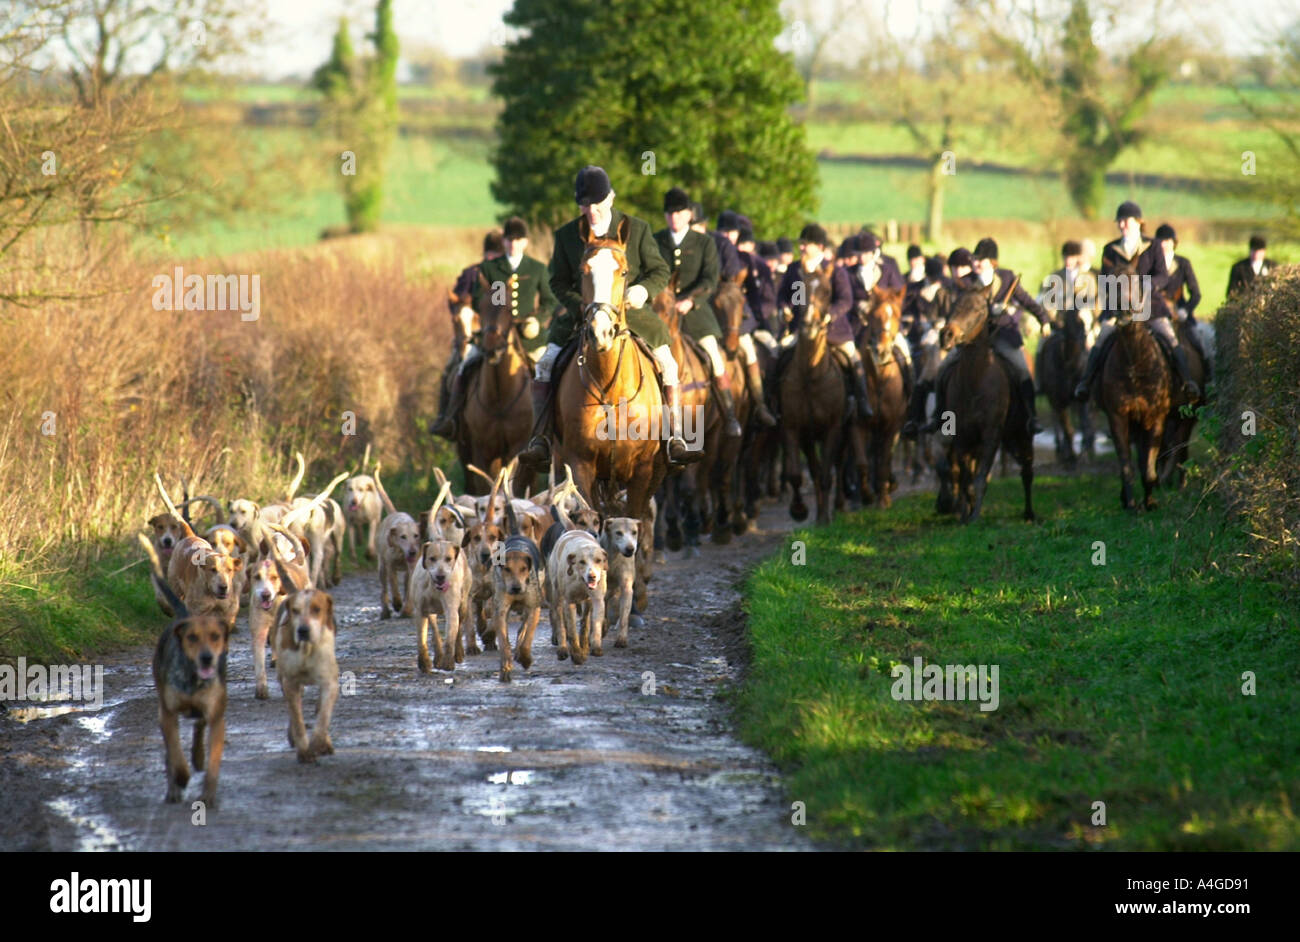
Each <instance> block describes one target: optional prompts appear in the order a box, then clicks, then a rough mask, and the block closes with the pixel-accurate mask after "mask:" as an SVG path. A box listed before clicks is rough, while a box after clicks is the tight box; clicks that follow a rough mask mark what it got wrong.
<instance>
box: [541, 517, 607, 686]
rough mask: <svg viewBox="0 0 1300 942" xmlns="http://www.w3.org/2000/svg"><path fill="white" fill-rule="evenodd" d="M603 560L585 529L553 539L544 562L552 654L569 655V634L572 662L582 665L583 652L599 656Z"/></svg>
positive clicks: (561, 657)
mask: <svg viewBox="0 0 1300 942" xmlns="http://www.w3.org/2000/svg"><path fill="white" fill-rule="evenodd" d="M607 565H608V564H607V559H606V556H605V551H604V550H603V549H601V547H600V543H599V542H597V540H596V538H595V537H594V536H592V535H591V534H590V533H588V532H587V531H585V530H569V531H568V532H567V533H564V534H562V535H561V536H560V538H559V539H558V540H556V542H555V548H554V549H552V550H551V556H550V559H549V560H548V561H547V564H546V592H547V596H548V601H549V603H550V608H551V624H552V625H553V626H555V627H556V630H557V633H558V635H559V641H560V650H559V651H557V652H556V656H557V657H559V659H560V660H564V659H565V658H567V657H568V656H569V653H570V651H569V635H573V651H572V653H573V663H574V664H582V663H583V662H584V661H586V660H587V652H588V650H590V652H591V653H592V654H594V655H597V656H599V655H600V654H602V653H603V652H602V650H601V631H602V629H603V626H604V623H605V592H606V585H607V573H606V568H607Z"/></svg>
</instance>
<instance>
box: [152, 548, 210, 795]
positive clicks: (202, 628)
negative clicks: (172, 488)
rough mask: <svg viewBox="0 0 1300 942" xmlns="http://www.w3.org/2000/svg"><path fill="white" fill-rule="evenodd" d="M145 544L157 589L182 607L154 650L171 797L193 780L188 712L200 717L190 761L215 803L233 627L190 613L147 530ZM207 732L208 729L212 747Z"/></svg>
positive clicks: (174, 606) (173, 604) (205, 792)
mask: <svg viewBox="0 0 1300 942" xmlns="http://www.w3.org/2000/svg"><path fill="white" fill-rule="evenodd" d="M140 544H141V545H142V546H143V547H144V550H145V553H146V554H148V556H149V563H150V576H151V578H152V580H153V584H154V588H155V590H156V591H157V592H158V593H159V594H160V595H162V596H163V598H164V599H165V600H166V601H167V603H168V605H170V606H171V608H172V610H173V611H174V612H175V613H176V618H175V619H174V620H173V621H172V623H171V624H170V625H168V626H167V628H166V629H165V630H164V631H163V633H162V634H161V635H159V636H158V644H157V645H156V646H155V647H154V655H153V682H154V687H155V688H157V690H158V724H159V726H160V727H161V728H162V737H163V747H164V749H165V752H166V759H165V765H164V770H165V773H164V774H165V777H166V781H167V801H169V802H178V801H180V800H181V798H182V796H183V795H184V794H185V786H186V785H188V784H189V781H190V767H189V765H188V764H187V763H186V762H185V754H184V752H183V751H182V750H181V735H180V717H181V714H182V713H184V714H185V715H186V716H189V717H191V718H193V719H194V720H195V721H196V722H195V724H194V740H193V743H192V744H191V747H190V761H191V762H192V763H193V764H194V770H195V771H196V772H204V773H205V775H204V779H203V794H202V801H203V803H204V804H205V805H206V806H207V807H208V808H214V809H215V808H216V807H217V781H218V778H219V776H220V773H221V753H222V750H223V749H224V748H225V744H226V654H227V651H228V650H229V647H228V646H229V640H230V631H229V629H228V628H227V626H226V625H225V624H223V623H222V621H221V619H220V618H218V617H217V616H215V615H192V614H190V612H189V610H188V609H187V608H186V607H185V603H184V602H183V601H181V599H179V598H178V597H177V596H176V593H174V592H173V591H172V589H171V586H169V585H168V584H167V580H166V579H164V578H163V575H162V564H161V562H160V561H159V558H158V554H157V552H156V551H155V550H154V547H153V544H152V543H150V542H149V540H147V539H145V537H143V536H141V537H140ZM204 732H207V734H208V743H207V749H206V750H205V749H204V745H203V734H204Z"/></svg>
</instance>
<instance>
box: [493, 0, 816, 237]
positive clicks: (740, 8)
mask: <svg viewBox="0 0 1300 942" xmlns="http://www.w3.org/2000/svg"><path fill="white" fill-rule="evenodd" d="M647 11H648V5H647V4H645V3H644V2H643V0H641V2H633V0H605V2H601V3H592V2H586V0H517V2H516V3H515V6H514V8H513V9H512V10H511V11H510V12H509V13H508V14H506V17H505V21H506V23H507V24H508V25H509V26H511V27H514V28H515V29H517V30H519V31H521V35H520V36H519V38H518V39H517V40H515V41H514V42H512V43H510V44H509V45H508V46H507V48H506V50H505V56H504V58H503V60H502V62H501V64H500V65H499V66H494V67H493V68H492V69H491V72H492V75H493V91H494V93H495V94H496V95H497V96H499V97H500V98H501V100H502V102H503V108H502V112H501V115H500V117H499V118H498V122H497V129H498V143H497V146H496V149H495V150H494V152H493V154H492V161H493V164H494V165H495V167H496V173H497V177H496V180H495V181H494V182H493V184H492V194H493V196H494V197H495V198H496V199H497V200H498V201H499V202H501V203H503V204H505V205H506V206H507V207H509V209H510V210H512V211H514V212H517V213H519V214H520V215H522V216H524V217H525V218H526V219H529V220H531V221H533V222H541V223H545V224H548V225H551V226H554V225H557V224H559V223H560V222H562V221H564V220H565V219H568V218H572V217H573V215H574V212H575V211H574V204H573V180H574V176H575V175H576V174H577V171H578V170H579V169H581V168H582V167H583V166H584V165H586V164H599V165H601V166H603V167H604V168H605V169H606V170H607V171H608V172H609V174H610V179H611V181H612V182H613V185H614V190H615V191H616V192H617V193H618V194H619V205H620V206H622V207H624V208H626V209H627V210H629V211H630V212H633V213H635V214H638V215H642V216H644V217H646V218H648V219H649V220H651V221H654V220H656V219H657V218H660V212H661V208H662V206H663V194H664V192H665V191H666V190H667V189H668V188H669V187H671V186H674V185H679V186H683V187H685V188H686V189H687V190H688V192H690V193H691V195H692V197H693V198H694V199H696V200H699V201H700V202H701V203H703V204H704V205H705V206H706V207H707V208H710V209H719V208H724V207H732V208H735V209H738V210H740V211H742V212H745V213H747V214H748V215H749V216H750V217H751V218H752V219H753V220H754V224H755V226H756V227H758V228H759V230H761V231H764V232H771V233H775V232H776V231H777V230H786V231H788V230H790V229H792V228H794V227H795V226H797V225H798V224H799V222H801V221H802V220H803V219H805V218H806V217H807V216H808V215H809V214H811V212H812V211H813V210H814V209H815V208H816V198H815V195H814V194H815V187H816V183H817V166H816V161H815V160H814V158H813V155H812V153H811V152H810V151H809V149H808V147H807V143H806V139H805V135H804V130H803V127H802V126H800V125H799V124H797V123H795V122H794V120H793V119H792V118H791V117H790V115H789V114H788V112H787V109H788V107H789V106H790V105H791V104H793V103H795V102H798V101H800V100H801V98H802V85H801V82H800V79H799V74H798V72H797V71H796V70H795V67H794V64H793V62H792V61H791V59H790V57H789V56H788V55H786V54H783V53H780V52H778V51H776V49H775V48H774V46H773V41H774V40H775V38H776V37H777V35H778V34H779V33H780V32H781V29H782V24H781V17H780V15H779V14H778V12H777V5H776V3H775V2H773V0H764V2H748V3H746V2H743V0H720V2H717V3H713V4H710V5H709V6H708V7H707V9H702V8H701V7H700V6H699V5H698V4H696V3H687V2H685V0H663V2H660V3H657V4H655V5H654V9H653V14H654V15H653V17H651V16H649V15H648V12H647Z"/></svg>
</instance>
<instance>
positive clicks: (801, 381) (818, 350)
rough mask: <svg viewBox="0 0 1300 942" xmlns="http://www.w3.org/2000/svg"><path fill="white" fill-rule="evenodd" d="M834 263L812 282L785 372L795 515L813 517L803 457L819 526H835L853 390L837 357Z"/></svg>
mask: <svg viewBox="0 0 1300 942" xmlns="http://www.w3.org/2000/svg"><path fill="white" fill-rule="evenodd" d="M834 269H835V264H834V262H830V261H827V262H824V263H823V264H822V266H821V268H819V269H818V271H817V272H816V274H814V275H813V276H812V277H810V278H809V279H808V284H807V286H806V287H807V291H808V297H809V301H808V311H807V313H806V314H805V316H804V319H803V323H802V324H801V325H800V326H799V334H798V339H797V340H796V341H795V345H794V350H793V351H792V356H791V357H790V359H789V362H788V363H787V364H786V367H785V370H784V371H783V372H782V374H781V381H780V397H781V441H782V445H783V450H784V453H785V454H784V457H785V474H784V478H785V481H786V482H787V483H788V484H789V485H790V492H791V498H790V516H791V517H793V518H794V519H795V520H805V519H807V517H808V506H807V504H805V503H804V500H803V495H802V494H801V493H800V489H801V488H802V487H803V471H802V470H801V469H800V467H799V453H800V451H802V452H803V456H804V458H806V459H807V461H808V475H809V477H811V478H812V483H813V490H814V493H815V495H816V498H817V522H818V523H830V522H831V489H832V486H833V484H834V480H835V477H836V473H835V470H836V467H837V466H838V463H839V453H840V446H841V443H842V441H843V437H844V414H845V409H846V407H847V405H848V395H849V387H848V384H847V382H846V380H845V376H844V370H843V369H842V368H841V367H840V365H839V363H837V362H836V360H835V358H834V356H833V355H832V354H831V349H830V343H829V340H828V331H829V329H830V322H831V278H832V276H833V275H834Z"/></svg>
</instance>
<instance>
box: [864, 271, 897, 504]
mask: <svg viewBox="0 0 1300 942" xmlns="http://www.w3.org/2000/svg"><path fill="white" fill-rule="evenodd" d="M905 293H906V289H904V288H899V289H897V290H895V291H890V290H887V289H884V288H881V287H880V286H879V285H877V286H876V287H874V288H872V289H871V297H870V299H869V300H868V301H866V302H865V303H864V310H863V311H862V313H861V315H860V316H861V318H862V321H863V325H864V326H863V328H862V329H861V330H859V331H858V336H857V345H858V353H859V354H860V355H861V356H862V363H863V365H864V366H865V367H866V368H867V393H868V394H869V395H870V397H871V408H872V410H873V411H874V412H875V414H874V415H873V416H872V417H871V418H870V419H868V420H867V421H865V422H860V423H857V425H858V429H859V430H860V432H861V434H862V435H864V436H865V443H859V445H860V446H861V444H865V447H866V455H865V456H864V457H865V460H863V459H860V460H859V464H860V465H865V467H866V469H867V473H865V474H861V475H860V478H861V483H860V485H859V486H860V487H861V489H862V490H861V493H862V501H863V503H870V502H873V501H874V502H875V503H876V504H878V505H879V506H881V507H888V506H889V504H890V498H889V492H890V491H892V490H893V489H894V487H895V484H894V470H893V462H894V446H895V445H896V444H897V443H898V433H899V431H900V430H901V429H902V427H903V420H904V419H905V418H906V416H907V395H906V392H905V390H904V389H903V371H902V369H901V367H900V366H899V364H898V362H897V361H896V360H895V359H894V340H895V339H896V338H897V337H898V330H899V327H900V326H901V325H902V322H903V295H904V294H905Z"/></svg>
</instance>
